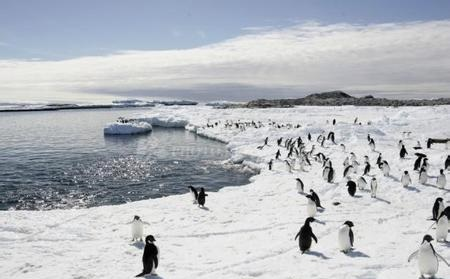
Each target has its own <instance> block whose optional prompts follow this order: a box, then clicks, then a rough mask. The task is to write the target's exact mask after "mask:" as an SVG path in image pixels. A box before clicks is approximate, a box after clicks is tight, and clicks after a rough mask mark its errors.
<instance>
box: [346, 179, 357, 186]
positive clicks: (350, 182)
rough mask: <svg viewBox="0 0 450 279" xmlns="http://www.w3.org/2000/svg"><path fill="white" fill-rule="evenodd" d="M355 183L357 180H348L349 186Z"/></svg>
mask: <svg viewBox="0 0 450 279" xmlns="http://www.w3.org/2000/svg"><path fill="white" fill-rule="evenodd" d="M353 184H355V182H353V181H351V180H349V181H348V182H347V187H349V186H352V185H353Z"/></svg>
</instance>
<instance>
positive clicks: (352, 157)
mask: <svg viewBox="0 0 450 279" xmlns="http://www.w3.org/2000/svg"><path fill="white" fill-rule="evenodd" d="M350 161H352V162H353V161H356V155H355V153H353V152H350Z"/></svg>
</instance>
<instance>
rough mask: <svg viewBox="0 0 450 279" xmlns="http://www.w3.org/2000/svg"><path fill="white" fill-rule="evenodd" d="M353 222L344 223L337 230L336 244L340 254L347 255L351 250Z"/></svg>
mask: <svg viewBox="0 0 450 279" xmlns="http://www.w3.org/2000/svg"><path fill="white" fill-rule="evenodd" d="M352 227H353V222H352V221H345V223H344V224H343V225H342V226H341V227H340V228H339V232H338V244H339V250H340V251H341V252H344V253H347V252H349V251H350V250H351V249H352V248H353V240H354V236H353V231H352Z"/></svg>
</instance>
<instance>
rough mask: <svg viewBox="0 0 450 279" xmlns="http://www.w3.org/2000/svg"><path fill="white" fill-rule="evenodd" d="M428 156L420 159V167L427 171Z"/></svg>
mask: <svg viewBox="0 0 450 279" xmlns="http://www.w3.org/2000/svg"><path fill="white" fill-rule="evenodd" d="M428 166H429V165H428V158H423V161H422V168H423V169H424V170H425V171H428Z"/></svg>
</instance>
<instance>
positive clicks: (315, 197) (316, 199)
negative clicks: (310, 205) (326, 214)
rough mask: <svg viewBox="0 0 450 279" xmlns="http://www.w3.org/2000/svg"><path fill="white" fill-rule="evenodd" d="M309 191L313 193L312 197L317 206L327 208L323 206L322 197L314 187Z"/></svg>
mask: <svg viewBox="0 0 450 279" xmlns="http://www.w3.org/2000/svg"><path fill="white" fill-rule="evenodd" d="M309 192H310V193H311V197H312V198H313V200H314V201H315V202H316V207H317V208H322V209H325V208H323V206H322V205H321V204H320V198H319V196H318V195H317V194H316V192H314V190H313V189H309Z"/></svg>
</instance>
